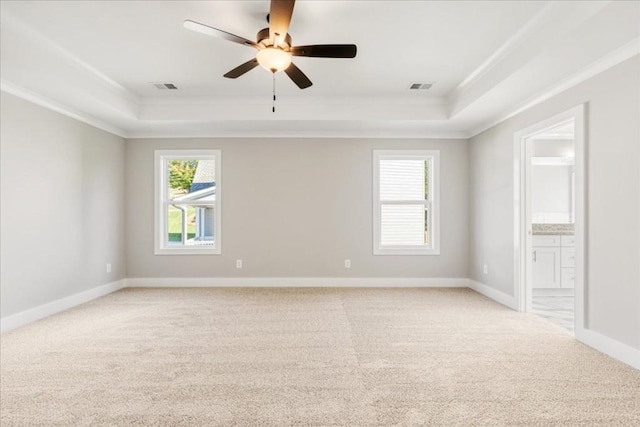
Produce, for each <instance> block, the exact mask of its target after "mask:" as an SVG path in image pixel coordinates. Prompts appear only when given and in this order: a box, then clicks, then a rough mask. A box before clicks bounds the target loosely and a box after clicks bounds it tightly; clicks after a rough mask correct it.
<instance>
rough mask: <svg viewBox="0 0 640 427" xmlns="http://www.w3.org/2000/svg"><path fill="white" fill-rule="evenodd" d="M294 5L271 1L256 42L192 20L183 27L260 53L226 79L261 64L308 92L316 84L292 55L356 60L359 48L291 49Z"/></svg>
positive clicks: (282, 0)
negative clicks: (265, 21) (292, 58)
mask: <svg viewBox="0 0 640 427" xmlns="http://www.w3.org/2000/svg"><path fill="white" fill-rule="evenodd" d="M294 4H295V0H271V7H270V10H269V15H267V20H268V21H269V28H263V29H262V30H260V31H258V34H257V36H256V41H255V42H253V41H251V40H247V39H245V38H243V37H240V36H236V35H235V34H231V33H228V32H226V31H223V30H219V29H217V28H213V27H210V26H208V25H204V24H200V23H198V22H194V21H191V20H186V21H184V26H185V28H187V29H189V30H193V31H197V32H199V33H203V34H207V35H210V36H214V37H220V38H223V39H225V40H229V41H232V42H235V43H239V44H242V45H245V46H251V47H253V48H255V49H257V50H258V52H257V54H256V57H255V58H253V59H251V60H249V61H247V62H245V63H244V64H242V65H240V66H238V67H236V68H234V69H233V70H231V71H229V72H228V73H226V74H225V75H224V77H227V78H230V79H236V78H238V77H240V76H241V75H243V74H245V73H246V72H248V71H251V70H253V69H254V68H255V67H257V66H258V65H261V66H262V67H264V68H265V69H267V70H269V71H271V72H272V73H274V74H275V73H276V72H278V71H284V72H285V73H286V74H287V75H288V76H289V77H290V78H291V80H293V82H294V83H295V84H296V85H298V87H299V88H300V89H306V88H308V87H309V86H311V85H312V84H313V83H311V80H309V78H308V77H307V76H306V75H305V74H304V73H303V72H302V71H301V70H300V69H299V68H298V67H296V65H295V64H294V63H293V62H291V57H292V56H310V57H315V58H355V56H356V52H357V47H356V45H354V44H318V45H310V46H292V44H291V36H290V35H289V33H288V32H287V31H288V30H289V23H290V22H291V16H292V14H293V6H294Z"/></svg>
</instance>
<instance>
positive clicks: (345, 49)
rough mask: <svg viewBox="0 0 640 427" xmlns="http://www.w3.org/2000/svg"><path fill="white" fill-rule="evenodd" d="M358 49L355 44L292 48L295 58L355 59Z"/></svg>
mask: <svg viewBox="0 0 640 427" xmlns="http://www.w3.org/2000/svg"><path fill="white" fill-rule="evenodd" d="M357 51H358V48H357V47H356V45H355V44H316V45H312V46H295V47H292V48H291V55H293V56H313V57H316V58H355V57H356V53H357Z"/></svg>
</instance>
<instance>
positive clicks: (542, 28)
mask: <svg viewBox="0 0 640 427" xmlns="http://www.w3.org/2000/svg"><path fill="white" fill-rule="evenodd" d="M0 5H1V6H0V7H1V12H2V15H1V19H2V22H1V23H2V46H1V50H0V54H1V67H2V68H1V74H2V75H1V77H2V89H3V90H6V91H8V92H11V93H15V94H18V95H20V96H23V97H25V98H27V99H31V100H34V101H36V102H39V103H41V104H45V105H47V106H49V107H51V108H54V109H57V110H58V111H62V112H65V113H66V114H69V115H72V116H74V117H76V118H79V119H81V120H84V121H87V122H90V123H92V124H95V125H98V126H100V127H103V128H106V129H108V130H111V131H113V132H116V133H119V134H121V135H124V136H131V137H135V136H261V135H264V136H278V135H281V136H322V135H326V136H385V137H386V136H389V137H393V136H399V137H428V136H445V137H460V136H462V137H466V136H470V135H472V134H473V133H475V132H477V131H479V130H482V129H483V128H486V126H488V125H490V124H492V123H493V122H495V121H496V120H500V119H501V118H504V117H506V115H508V113H509V112H512V111H514V110H517V109H519V108H524V107H526V106H527V105H528V104H531V103H532V102H534V103H535V102H536V99H539V98H541V97H542V98H543V97H544V96H548V94H549V93H550V91H551V92H552V91H553V90H558V89H559V88H561V87H563V85H564V86H566V85H567V82H570V81H571V79H573V80H574V81H575V80H576V79H579V78H580V74H582V78H585V77H588V76H589V71H588V70H589V69H591V70H592V71H591V73H594V72H596V71H598V70H599V69H602V68H603V67H606V66H611V65H613V64H614V63H617V62H620V61H621V60H624V59H626V58H627V57H629V56H631V55H633V54H637V53H638V50H639V49H638V37H639V34H638V28H639V27H640V8H639V7H638V6H639V4H638V3H636V2H608V1H602V2H546V1H472V2H465V1H456V2H450V1H449V2H436V1H397V0H396V1H340V2H338V1H305V0H299V1H298V2H297V3H296V6H295V10H294V15H293V20H292V24H291V27H290V30H289V32H290V34H291V35H292V37H293V42H294V45H296V44H298V45H300V44H328V43H355V44H357V46H358V56H357V57H356V58H355V59H353V60H349V59H321V58H295V62H296V64H297V65H298V66H299V67H300V68H301V69H302V70H303V71H304V72H305V73H306V74H307V76H308V77H309V78H310V79H311V80H312V81H313V83H314V85H313V86H312V87H311V88H309V89H306V90H300V89H298V88H297V87H296V86H295V85H294V84H293V83H292V82H291V81H290V80H289V79H288V78H287V76H286V75H284V74H283V73H279V74H278V75H277V93H278V104H277V112H276V113H275V114H273V113H271V75H270V73H269V72H267V71H265V70H263V69H261V68H256V69H255V70H253V71H251V72H249V73H248V74H246V75H244V76H242V77H240V78H239V79H236V80H232V79H225V78H223V77H222V74H224V73H225V72H227V71H229V70H230V69H232V68H234V67H236V66H237V65H239V64H241V63H243V62H245V61H247V60H249V59H250V58H251V57H252V56H253V55H254V52H255V51H254V50H253V49H252V48H249V47H245V46H241V45H238V44H234V43H230V42H228V41H226V40H222V39H217V38H213V37H207V36H205V35H202V34H199V33H194V32H191V31H188V30H185V29H184V28H183V27H182V22H183V21H184V20H185V19H191V20H194V21H198V22H201V23H204V24H206V25H210V26H213V27H216V28H220V29H223V30H225V31H229V32H231V33H235V34H238V35H240V36H243V37H245V38H249V39H254V38H255V33H256V32H257V31H258V30H260V29H261V28H264V27H266V26H267V23H266V19H265V17H266V13H267V12H268V9H269V2H268V1H262V0H261V1H208V2H193V1H157V2H154V1H127V2H123V1H69V2H65V1H61V2H57V1H46V2H39V1H16V2H6V1H3V2H2V3H1V4H0ZM590 39H593V40H596V41H597V42H596V43H588V44H585V43H584V42H585V41H589V40H590ZM549 58H552V59H553V61H552V62H550V61H549ZM598 67H600V68H598ZM585 72H586V74H585ZM416 81H417V82H430V83H434V86H433V88H432V89H430V90H428V91H409V90H407V87H408V86H409V84H410V83H411V82H416ZM152 82H172V83H175V84H176V85H177V86H178V87H179V89H178V90H177V91H168V90H164V91H159V90H157V89H155V88H154V87H153V86H152V85H151V83H152Z"/></svg>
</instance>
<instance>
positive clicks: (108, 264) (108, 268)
mask: <svg viewBox="0 0 640 427" xmlns="http://www.w3.org/2000/svg"><path fill="white" fill-rule="evenodd" d="M107 273H111V263H107Z"/></svg>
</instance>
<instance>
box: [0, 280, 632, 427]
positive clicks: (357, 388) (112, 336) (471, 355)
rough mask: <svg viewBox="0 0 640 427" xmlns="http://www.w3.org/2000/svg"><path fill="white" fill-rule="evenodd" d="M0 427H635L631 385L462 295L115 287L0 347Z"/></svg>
mask: <svg viewBox="0 0 640 427" xmlns="http://www.w3.org/2000/svg"><path fill="white" fill-rule="evenodd" d="M1 344H2V350H1V357H2V363H1V368H2V376H1V380H2V384H1V396H0V397H1V411H2V414H1V416H2V418H1V419H2V426H3V427H4V426H59V425H64V426H67V425H69V426H96V425H98V426H101V425H104V426H142V425H145V426H146V425H150V426H218V425H219V426H233V425H237V426H289V425H295V426H309V425H319V426H320V425H321V426H333V425H350V426H376V425H380V426H395V425H398V426H407V425H421V426H422V425H438V426H476V425H508V426H517V425H521V426H533V425H539V426H550V425H557V426H571V425H602V426H614V425H620V426H631V425H640V372H639V371H636V370H634V369H632V368H630V367H628V366H626V365H624V364H622V363H619V362H617V361H615V360H613V359H611V358H609V357H607V356H605V355H602V354H600V353H598V352H596V351H594V350H592V349H590V348H588V347H586V346H584V345H582V344H580V343H578V342H577V341H575V340H574V339H573V337H572V336H571V335H570V334H569V333H568V332H566V331H564V330H563V329H561V328H560V327H558V326H556V325H553V324H550V323H548V322H546V321H544V320H542V319H540V318H538V317H537V316H535V315H529V314H521V313H516V312H514V311H511V310H509V309H507V308H504V307H502V306H500V305H498V304H496V303H494V302H492V301H490V300H488V299H486V298H484V297H482V296H480V295H478V294H476V293H474V292H473V291H470V290H467V289H126V290H123V291H120V292H117V293H115V294H111V295H109V296H106V297H104V298H101V299H99V300H96V301H93V302H91V303H88V304H85V305H83V306H80V307H77V308H75V309H72V310H69V311H67V312H65V313H61V314H59V315H56V316H53V317H50V318H48V319H45V320H43V321H40V322H36V323H34V324H31V325H28V326H26V327H24V328H21V329H19V330H16V331H13V332H11V333H9V334H6V335H4V336H2V343H1Z"/></svg>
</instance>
